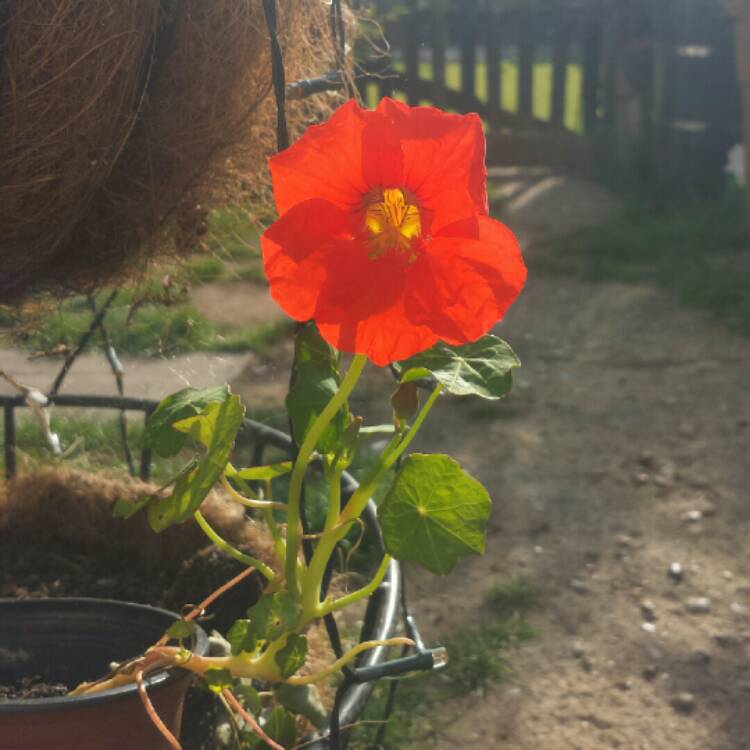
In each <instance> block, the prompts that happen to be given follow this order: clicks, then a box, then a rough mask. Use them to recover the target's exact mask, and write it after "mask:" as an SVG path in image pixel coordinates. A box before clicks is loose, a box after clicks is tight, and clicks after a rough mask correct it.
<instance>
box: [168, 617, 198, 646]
mask: <svg viewBox="0 0 750 750" xmlns="http://www.w3.org/2000/svg"><path fill="white" fill-rule="evenodd" d="M195 628H196V625H195V623H194V622H193V621H192V620H175V622H173V623H172V624H171V625H170V626H169V627H168V628H167V632H166V635H168V636H169V637H170V638H176V639H177V640H178V641H182V640H184V639H185V638H192V637H193V636H194V635H195Z"/></svg>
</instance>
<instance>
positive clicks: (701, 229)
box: [534, 189, 750, 335]
mask: <svg viewBox="0 0 750 750" xmlns="http://www.w3.org/2000/svg"><path fill="white" fill-rule="evenodd" d="M749 248H750V241H749V239H748V236H747V232H746V229H745V224H744V211H743V194H742V191H740V190H738V189H732V190H728V191H727V193H726V194H725V195H724V196H723V197H722V198H720V199H717V200H715V201H713V202H709V201H697V200H695V201H690V202H684V203H681V204H679V205H675V206H671V207H669V208H666V209H662V210H659V211H655V210H654V209H653V208H652V207H650V206H649V205H647V204H646V203H643V202H640V201H636V202H633V203H631V204H630V205H628V206H627V207H626V208H625V209H623V211H622V212H621V213H620V214H619V215H618V216H616V217H615V218H613V219H612V220H611V221H609V222H608V223H605V224H603V225H600V226H596V227H591V228H587V229H584V230H580V231H577V232H575V233H573V234H571V235H568V236H567V237H563V238H561V239H555V240H552V241H551V242H550V243H549V244H548V246H547V247H546V252H544V253H543V254H542V256H541V257H539V258H538V259H537V260H536V261H535V263H534V270H535V271H537V272H538V271H544V272H549V273H557V274H571V275H577V276H580V277H582V278H584V279H586V280H589V281H594V282H619V283H626V284H628V283H647V284H653V285H656V286H659V287H662V288H664V289H667V290H669V291H670V292H671V293H673V294H674V295H675V296H676V297H677V298H678V299H679V300H680V302H682V303H683V304H685V305H687V306H690V307H695V308H699V309H702V310H705V311H707V312H708V313H710V314H711V315H712V316H714V317H715V318H716V319H717V320H719V321H721V322H723V323H725V324H727V325H728V326H729V327H731V328H732V329H734V330H736V331H738V332H741V333H744V334H745V335H748V334H750V294H748V289H749V288H750V261H748V258H747V250H748V249H749Z"/></svg>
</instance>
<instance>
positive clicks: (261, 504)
mask: <svg viewBox="0 0 750 750" xmlns="http://www.w3.org/2000/svg"><path fill="white" fill-rule="evenodd" d="M221 484H222V486H223V487H224V489H225V490H226V491H227V494H228V495H229V497H230V498H231V499H232V500H234V501H235V502H236V503H239V504H240V505H244V506H245V507H246V508H252V509H253V510H266V509H267V508H276V509H277V510H283V511H284V512H286V505H285V504H284V503H276V502H274V501H273V500H257V499H255V498H251V497H245V496H244V495H241V494H240V493H239V492H237V490H235V489H234V487H232V485H231V484H230V483H229V480H228V479H227V476H226V474H222V475H221Z"/></svg>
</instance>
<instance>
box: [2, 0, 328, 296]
mask: <svg viewBox="0 0 750 750" xmlns="http://www.w3.org/2000/svg"><path fill="white" fill-rule="evenodd" d="M277 6H278V29H279V38H280V42H281V46H282V49H283V53H284V62H285V68H286V72H287V80H295V79H296V78H303V77H310V76H314V75H317V74H320V73H323V72H325V71H326V70H328V69H330V68H331V67H333V57H334V53H333V45H332V42H331V39H330V35H329V30H328V16H327V7H326V5H325V3H324V2H323V0H278V2H277ZM270 91H271V61H270V47H269V37H268V31H267V28H266V23H265V18H264V14H263V7H262V2H261V0H95V1H91V0H0V304H12V303H15V302H18V301H20V300H21V298H22V297H26V296H28V295H29V294H31V293H34V292H42V291H44V292H52V293H54V294H64V293H70V292H72V291H86V290H90V289H92V288H93V287H95V286H101V285H102V284H105V283H113V282H115V281H119V280H120V279H121V278H122V276H123V275H124V274H126V273H129V272H131V271H132V270H133V269H136V268H138V267H139V263H140V261H142V260H143V259H144V258H146V257H150V256H152V255H154V254H155V253H160V252H174V251H175V249H180V250H181V249H186V246H187V245H189V244H190V242H191V239H192V240H194V239H195V236H196V231H198V227H199V226H200V221H201V217H202V212H203V211H204V210H205V206H206V205H209V204H210V203H211V198H212V196H213V197H214V198H215V196H216V195H217V194H222V191H223V196H224V201H225V202H226V196H227V195H232V196H234V200H236V199H237V195H236V191H235V190H234V187H235V186H236V185H239V184H242V185H244V186H245V189H246V190H248V189H249V191H250V192H251V193H254V194H256V195H257V194H258V193H261V194H262V192H263V190H264V180H265V181H267V176H266V175H265V171H266V170H265V157H266V156H267V155H268V154H269V153H270V152H271V151H272V150H273V147H274V125H275V109H274V104H273V97H272V96H269V93H270ZM327 107H328V105H327V104H326V102H325V101H324V102H323V103H322V104H321V103H320V102H316V103H314V104H309V103H307V104H298V105H297V107H296V108H295V109H292V111H291V112H290V113H289V114H290V120H291V126H292V130H293V131H294V130H295V125H296V128H297V129H299V128H300V127H302V126H303V125H305V124H308V123H309V121H310V120H311V119H315V117H316V116H320V115H321V114H323V112H321V111H320V110H321V109H323V110H325V109H327ZM238 170H239V171H240V172H241V173H242V179H239V178H238V176H237V175H238Z"/></svg>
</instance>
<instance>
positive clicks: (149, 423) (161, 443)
mask: <svg viewBox="0 0 750 750" xmlns="http://www.w3.org/2000/svg"><path fill="white" fill-rule="evenodd" d="M229 398H230V393H229V388H227V386H221V387H219V388H184V389H183V390H181V391H178V392H177V393H173V394H172V395H171V396H168V397H167V398H165V399H164V400H163V401H162V402H161V403H160V404H159V406H157V407H156V410H155V411H153V412H152V413H151V414H150V415H149V417H148V419H147V420H146V433H145V443H146V446H147V447H149V448H151V449H152V450H153V451H154V452H155V453H156V454H157V455H159V456H162V457H163V458H168V457H169V456H174V455H176V454H177V453H179V452H180V451H181V450H182V448H183V447H184V445H185V441H186V440H187V437H186V435H185V433H184V432H181V431H178V430H176V429H174V427H173V425H174V423H175V422H179V421H180V420H182V419H186V418H187V417H192V416H195V415H196V414H200V413H201V412H202V411H203V410H204V409H205V408H206V406H207V405H208V404H211V403H223V402H225V401H227V400H228V399H229Z"/></svg>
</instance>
